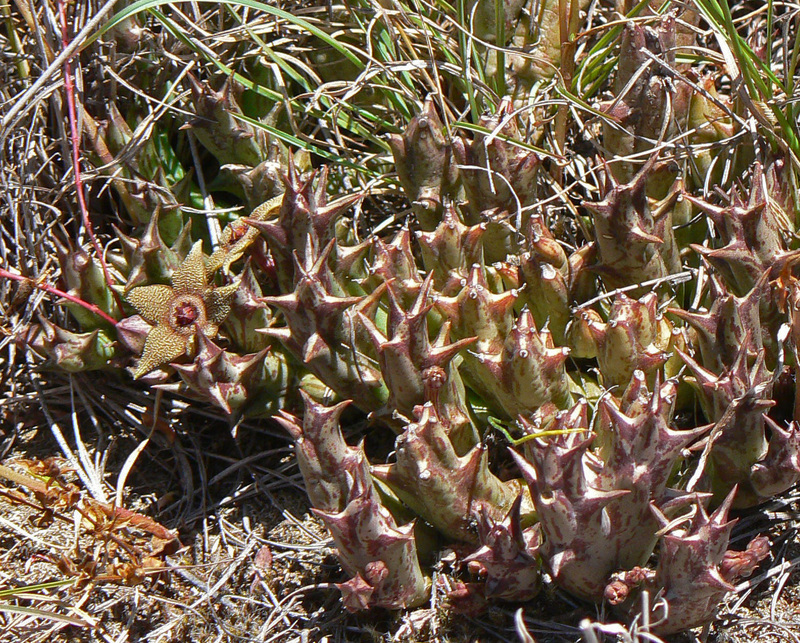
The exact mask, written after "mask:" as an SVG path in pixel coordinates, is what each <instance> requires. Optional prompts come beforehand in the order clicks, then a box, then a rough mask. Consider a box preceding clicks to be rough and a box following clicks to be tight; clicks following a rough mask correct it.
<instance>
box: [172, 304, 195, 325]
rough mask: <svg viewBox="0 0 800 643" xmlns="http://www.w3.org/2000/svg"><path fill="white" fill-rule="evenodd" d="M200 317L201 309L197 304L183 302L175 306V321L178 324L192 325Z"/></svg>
mask: <svg viewBox="0 0 800 643" xmlns="http://www.w3.org/2000/svg"><path fill="white" fill-rule="evenodd" d="M199 318H200V311H199V310H197V306H195V305H194V304H192V303H189V302H183V303H181V304H178V305H177V306H176V307H175V323H176V324H177V325H178V326H181V327H186V326H191V325H192V324H194V323H195V322H196V321H197V320H198V319H199Z"/></svg>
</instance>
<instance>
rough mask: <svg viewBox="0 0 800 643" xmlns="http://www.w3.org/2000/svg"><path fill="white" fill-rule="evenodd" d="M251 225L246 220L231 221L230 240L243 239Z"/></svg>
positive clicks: (234, 241) (232, 241) (233, 241)
mask: <svg viewBox="0 0 800 643" xmlns="http://www.w3.org/2000/svg"><path fill="white" fill-rule="evenodd" d="M249 227H250V226H249V225H247V224H246V223H245V222H244V221H234V222H233V223H231V241H230V242H231V243H236V242H237V241H238V240H239V239H241V238H242V237H243V236H244V235H245V233H246V232H247V229H248V228H249Z"/></svg>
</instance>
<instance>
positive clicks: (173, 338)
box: [133, 326, 191, 379]
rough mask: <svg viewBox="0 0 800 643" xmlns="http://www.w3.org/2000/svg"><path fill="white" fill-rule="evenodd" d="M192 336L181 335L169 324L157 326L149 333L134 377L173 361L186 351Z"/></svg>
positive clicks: (137, 377) (136, 377)
mask: <svg viewBox="0 0 800 643" xmlns="http://www.w3.org/2000/svg"><path fill="white" fill-rule="evenodd" d="M190 339H191V336H189V337H186V336H183V335H179V334H178V333H176V332H175V331H173V330H172V329H171V328H169V327H168V326H156V327H155V328H153V330H151V331H150V332H149V333H148V335H147V340H146V341H145V343H144V351H142V357H141V359H140V360H139V365H138V366H137V367H136V372H135V373H134V374H133V378H134V379H139V378H140V377H141V376H142V375H145V374H146V373H149V372H150V371H152V370H153V369H154V368H157V367H158V366H161V365H162V364H166V363H168V362H171V361H172V360H174V359H176V358H178V357H180V356H181V355H183V354H184V353H185V352H186V348H187V345H188V343H189V340H190Z"/></svg>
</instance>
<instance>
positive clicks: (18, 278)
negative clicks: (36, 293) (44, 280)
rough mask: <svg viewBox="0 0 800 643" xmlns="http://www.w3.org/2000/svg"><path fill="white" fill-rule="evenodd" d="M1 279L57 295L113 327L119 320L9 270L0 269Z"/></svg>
mask: <svg viewBox="0 0 800 643" xmlns="http://www.w3.org/2000/svg"><path fill="white" fill-rule="evenodd" d="M0 277H4V278H6V279H13V280H14V281H21V282H23V283H28V284H30V285H31V286H34V287H35V288H38V289H39V290H43V291H44V292H47V293H50V294H51V295H56V296H58V297H63V298H64V299H66V300H67V301H70V302H72V303H73V304H77V305H78V306H80V307H81V308H85V309H86V310H88V311H89V312H90V313H94V314H95V315H97V316H98V317H102V318H103V319H104V320H106V321H107V322H108V323H109V324H111V325H112V326H116V325H117V320H116V319H114V318H113V317H111V316H110V315H108V314H107V313H105V312H104V311H102V310H101V309H100V308H98V307H97V306H95V305H94V304H90V303H89V302H86V301H83V299H80V298H78V297H76V296H75V295H70V294H69V293H66V292H64V291H63V290H59V289H58V288H55V287H53V286H48V285H47V284H40V283H37V282H36V281H35V280H33V279H31V278H30V277H23V276H22V275H15V274H14V273H13V272H9V271H8V270H5V269H4V268H0Z"/></svg>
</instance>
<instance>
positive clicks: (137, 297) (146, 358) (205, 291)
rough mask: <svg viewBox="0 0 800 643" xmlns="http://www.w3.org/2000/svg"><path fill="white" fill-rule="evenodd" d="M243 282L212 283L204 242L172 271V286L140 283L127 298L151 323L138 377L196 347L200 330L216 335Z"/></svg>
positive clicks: (199, 243)
mask: <svg viewBox="0 0 800 643" xmlns="http://www.w3.org/2000/svg"><path fill="white" fill-rule="evenodd" d="M238 287H239V284H238V283H237V284H231V285H230V286H222V287H215V286H214V285H213V284H209V280H208V273H207V271H206V263H205V257H204V255H203V249H202V242H200V241H198V242H197V243H195V244H194V246H193V247H192V250H191V252H190V253H189V254H188V255H187V256H186V259H185V260H184V261H183V263H182V264H181V265H180V266H179V267H178V268H177V270H175V272H174V273H173V274H172V286H166V285H163V284H158V285H152V286H139V287H137V288H134V289H132V290H131V291H130V292H129V293H128V295H127V296H126V299H127V300H128V302H130V304H131V305H132V306H133V307H134V308H136V310H137V311H138V312H139V314H140V315H141V316H142V317H143V318H144V319H146V320H147V321H148V322H150V323H151V324H155V325H154V326H153V329H152V330H151V331H150V332H149V333H148V335H147V340H146V341H145V344H144V351H142V357H141V359H140V360H139V365H138V366H137V367H136V370H135V372H134V374H133V377H134V378H135V379H138V378H140V377H141V376H142V375H145V374H146V373H149V372H150V371H152V370H153V369H154V368H157V367H158V366H161V365H162V364H166V363H168V362H171V361H172V360H174V359H177V358H178V357H180V356H181V355H184V354H186V353H189V352H191V351H192V350H193V349H194V344H195V342H194V338H195V336H196V334H197V333H203V334H204V335H205V336H206V337H209V338H211V337H214V336H215V335H216V334H217V331H218V330H219V326H220V324H221V323H222V322H223V321H225V318H226V317H227V316H228V313H229V312H230V310H231V299H232V298H233V295H234V293H235V292H236V289H237V288H238Z"/></svg>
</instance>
